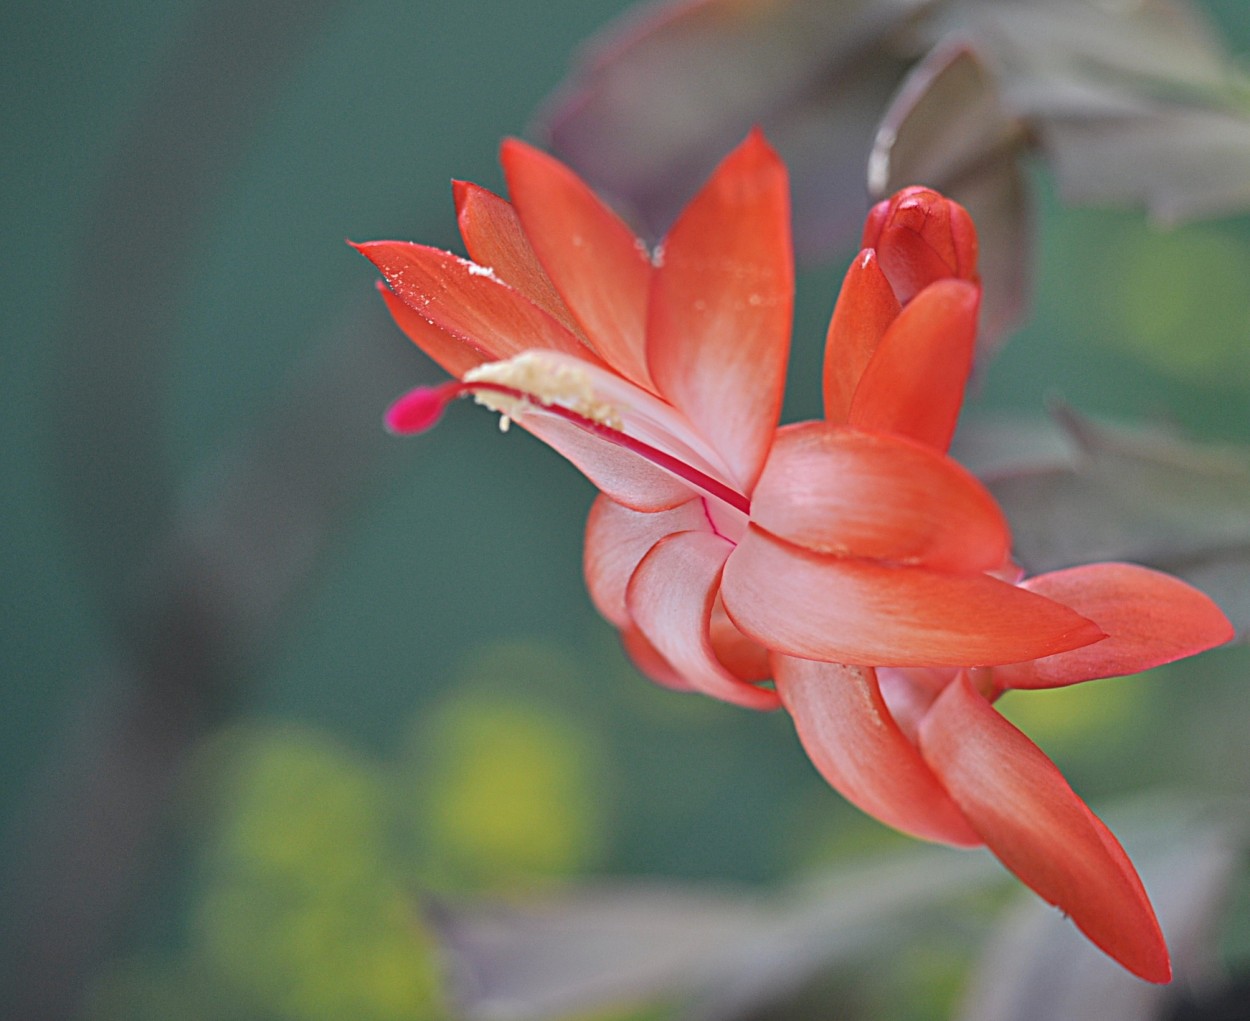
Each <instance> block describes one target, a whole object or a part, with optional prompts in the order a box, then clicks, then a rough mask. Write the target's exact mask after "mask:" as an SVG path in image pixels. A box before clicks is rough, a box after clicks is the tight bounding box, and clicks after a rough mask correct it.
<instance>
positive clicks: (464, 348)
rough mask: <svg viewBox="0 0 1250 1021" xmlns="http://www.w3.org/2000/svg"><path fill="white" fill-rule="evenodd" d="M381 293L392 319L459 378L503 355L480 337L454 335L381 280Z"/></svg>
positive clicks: (446, 369) (412, 339)
mask: <svg viewBox="0 0 1250 1021" xmlns="http://www.w3.org/2000/svg"><path fill="white" fill-rule="evenodd" d="M378 293H380V294H381V295H382V300H383V301H385V302H386V308H387V310H388V311H389V312H390V313H391V318H392V319H394V320H395V325H396V326H398V327H399V328H400V329H401V330H403V331H404V333H405V334H406V335H407V336H408V339H409V340H411V341H412V342H413V343H414V344H416V345H417V347H419V348H420V349H421V350H422V351H423V352H425V354H426V355H428V356H429V357H430V358H432V359H433V360H434V361H436V362H437V363H438V364H439V365H440V366H441V367H442V368H443V370H444V371H446V372H449V373H451V375H453V376H455V377H456V378H457V379H459V378H460V377H461V376H463V375H464V374H465V373H466V372H468V371H469V370H470V369H472V368H476V367H477V366H478V365H481V364H482V363H483V362H493V361H495V360H496V359H497V358H498V357H499V356H498V355H497V354H496V353H495V352H494V351H491V350H488V349H487V348H486V347H484V346H483V345H482V344H481V343H479V342H478V341H476V340H470V339H464V340H462V339H461V338H460V337H453V336H452V335H451V334H450V333H448V332H447V331H446V330H442V329H439V327H437V326H435V325H434V324H433V323H432V322H430V321H429V319H427V318H426V317H425V316H423V315H421V314H420V313H418V312H416V311H414V310H413V309H412V308H411V306H409V305H407V304H405V303H404V302H403V301H401V300H400V299H399V298H398V297H397V296H396V295H395V294H394V293H393V292H392V291H390V290H389V289H388V288H387V286H386V285H385V284H384V283H382V281H380V280H379V281H378Z"/></svg>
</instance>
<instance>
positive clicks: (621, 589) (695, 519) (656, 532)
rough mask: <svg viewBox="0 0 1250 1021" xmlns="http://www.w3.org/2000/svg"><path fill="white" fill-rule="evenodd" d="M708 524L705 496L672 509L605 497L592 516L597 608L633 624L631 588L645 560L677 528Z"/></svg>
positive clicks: (590, 566)
mask: <svg viewBox="0 0 1250 1021" xmlns="http://www.w3.org/2000/svg"><path fill="white" fill-rule="evenodd" d="M693 529H708V530H710V527H709V525H708V519H707V513H706V511H704V509H703V501H702V500H698V499H692V500H688V501H687V502H686V503H683V504H679V505H678V506H676V507H673V508H672V509H671V510H666V511H658V512H656V513H650V514H647V513H639V512H638V511H634V510H630V509H629V508H628V507H623V506H621V505H620V504H619V503H616V502H614V501H612V500H609V499H608V498H607V497H605V496H600V497H599V498H598V499H596V500H595V503H594V506H592V507H591V508H590V517H589V518H588V519H587V521H586V552H585V555H584V557H583V561H582V563H583V567H584V570H585V573H586V587H587V589H589V591H590V598H591V600H592V601H593V602H594V604H595V608H596V609H597V610H598V611H599V612H600V613H601V614H603V616H604V617H605V618H607V620H608V621H610V622H611V623H612V624H613V625H615V626H616V627H618V628H626V627H630V626H631V620H630V616H629V611H628V610H627V609H626V608H625V590H626V588H627V587H628V585H629V579H630V577H631V576H632V575H633V573H634V571H635V570H636V569H637V567H638V563H639V561H641V560H642V558H643V557H644V556H646V555H647V553H648V552H649V551H650V549H651V547H652V546H654V545H655V544H656V543H657V542H659V541H660V540H661V539H663V538H664V537H665V536H666V535H672V534H673V533H674V532H687V531H691V530H693Z"/></svg>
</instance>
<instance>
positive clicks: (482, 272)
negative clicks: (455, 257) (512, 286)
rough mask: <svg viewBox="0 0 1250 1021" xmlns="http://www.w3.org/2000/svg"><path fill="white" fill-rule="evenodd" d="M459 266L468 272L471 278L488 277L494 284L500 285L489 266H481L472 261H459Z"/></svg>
mask: <svg viewBox="0 0 1250 1021" xmlns="http://www.w3.org/2000/svg"><path fill="white" fill-rule="evenodd" d="M460 265H462V266H463V267H464V268H465V269H467V270H468V271H469V276H472V277H488V278H490V279H491V280H494V281H495V283H502V282H503V281H501V280H500V279H499V277H497V276H495V271H494V270H493V269H492V268H491V267H490V266H482V265H480V264H478V263H476V262H474V261H473V260H472V259H460Z"/></svg>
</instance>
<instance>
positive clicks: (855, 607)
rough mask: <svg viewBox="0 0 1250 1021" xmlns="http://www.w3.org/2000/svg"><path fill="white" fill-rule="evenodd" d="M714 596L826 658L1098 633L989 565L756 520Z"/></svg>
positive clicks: (786, 645) (892, 656)
mask: <svg viewBox="0 0 1250 1021" xmlns="http://www.w3.org/2000/svg"><path fill="white" fill-rule="evenodd" d="M721 596H722V598H723V599H724V600H725V609H726V611H728V613H729V616H730V617H731V618H732V619H733V622H734V623H735V624H736V625H737V626H738V628H739V629H740V630H741V631H742V632H743V633H744V634H745V635H747V636H748V637H750V638H753V639H755V641H757V642H759V643H761V644H762V645H766V646H768V647H769V648H770V649H774V650H776V651H778V652H784V653H787V654H789V655H791V656H802V657H804V658H806V659H819V660H825V661H827V662H833V663H854V664H863V665H867V666H969V665H978V666H985V665H993V664H997V663H1014V662H1018V661H1019V660H1021V659H1031V658H1036V656H1038V655H1050V654H1051V653H1053V652H1060V651H1063V650H1066V649H1072V648H1076V647H1078V646H1081V645H1086V644H1088V643H1089V642H1092V641H1096V640H1097V639H1098V638H1100V637H1101V636H1102V632H1101V631H1099V630H1098V628H1097V627H1095V626H1094V625H1093V624H1091V623H1090V622H1089V621H1087V620H1085V618H1084V617H1081V616H1078V615H1077V614H1076V613H1074V612H1073V611H1072V610H1069V609H1068V608H1067V607H1066V606H1061V605H1060V604H1058V603H1055V602H1052V601H1051V600H1049V599H1044V598H1042V597H1041V596H1037V595H1035V594H1033V593H1032V592H1026V591H1025V590H1023V589H1020V588H1017V587H1016V586H1015V585H1009V584H1007V583H1006V582H1002V581H998V580H997V579H995V578H991V577H989V576H988V575H981V574H978V575H952V574H942V573H940V572H937V571H929V570H924V569H922V568H918V567H898V566H894V565H890V564H883V563H879V562H877V561H873V560H863V559H858V558H853V557H834V556H827V555H822V554H819V553H813V552H811V551H810V550H805V549H802V548H800V547H798V546H792V545H790V544H788V543H785V542H783V541H781V540H780V539H776V538H774V537H773V536H771V535H769V534H768V533H767V532H765V531H763V530H761V529H760V528H758V527H757V526H755V525H752V526H751V528H750V530H749V531H748V533H747V535H746V537H745V538H744V539H743V541H742V543H741V544H740V545H739V546H738V548H737V549H736V550H735V551H734V555H733V556H732V557H731V558H730V560H729V563H728V565H727V566H726V568H725V575H724V578H723V579H722V582H721ZM1025 649H1033V650H1037V652H1035V653H1033V654H1031V655H1021V654H1020V653H1021V652H1022V651H1023V650H1025Z"/></svg>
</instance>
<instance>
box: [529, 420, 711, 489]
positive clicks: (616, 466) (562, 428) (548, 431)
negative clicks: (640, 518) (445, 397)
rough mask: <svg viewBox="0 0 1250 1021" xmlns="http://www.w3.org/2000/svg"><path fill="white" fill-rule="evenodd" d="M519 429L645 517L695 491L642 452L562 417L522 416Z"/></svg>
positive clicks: (599, 487)
mask: <svg viewBox="0 0 1250 1021" xmlns="http://www.w3.org/2000/svg"><path fill="white" fill-rule="evenodd" d="M516 423H517V425H519V426H520V427H521V428H522V429H525V430H527V431H529V432H531V433H533V434H534V435H535V436H537V437H538V438H539V439H540V440H542V441H543V442H544V443H546V444H547V445H548V446H549V447H551V448H552V449H553V450H555V451H556V452H557V453H559V454H561V455H563V456H564V457H566V458H568V460H569V461H571V462H572V463H573V465H574V466H575V467H576V468H577V469H578V470H579V471H580V472H581V473H582V474H583V475H585V476H586V478H588V479H590V481H591V482H593V483H594V484H595V486H596V487H598V489H599V490H600V492H602V493H603V494H604V495H605V496H608V497H610V498H611V499H613V500H615V501H616V502H617V503H620V504H624V505H625V506H626V507H629V508H630V509H632V510H635V511H641V512H644V513H649V512H654V511H663V510H668V509H669V508H671V507H676V506H677V505H678V504H682V503H685V502H686V501H687V500H689V499H690V498H691V497H692V496H694V495H695V491H694V490H693V489H691V488H690V487H689V486H688V485H686V483H684V482H682V481H681V479H679V478H677V477H676V476H675V475H672V474H670V473H669V472H667V471H665V470H664V469H663V468H660V467H658V466H656V465H655V464H652V462H650V461H648V460H647V459H646V458H645V457H643V456H642V455H641V454H636V453H634V452H633V451H632V450H627V449H626V448H624V447H618V446H616V445H615V444H613V443H609V442H608V441H607V440H604V439H602V438H601V437H599V436H597V435H595V434H594V433H590V432H587V431H586V430H585V429H582V428H580V427H579V426H576V425H574V424H573V423H572V422H566V421H564V420H563V419H559V418H551V417H550V416H544V415H543V414H541V413H540V412H534V413H526V414H521V415H519V416H518V417H517V419H516Z"/></svg>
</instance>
